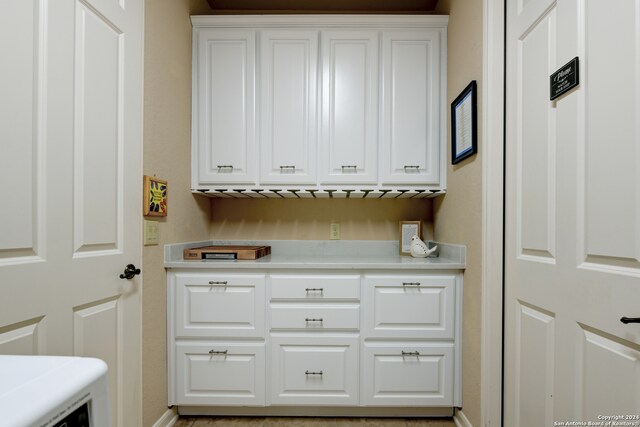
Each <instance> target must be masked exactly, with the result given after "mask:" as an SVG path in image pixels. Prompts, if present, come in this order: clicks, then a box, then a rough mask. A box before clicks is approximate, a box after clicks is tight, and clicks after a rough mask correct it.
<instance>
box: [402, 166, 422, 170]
mask: <svg viewBox="0 0 640 427" xmlns="http://www.w3.org/2000/svg"><path fill="white" fill-rule="evenodd" d="M410 169H414V170H416V171H417V170H419V169H420V166H418V165H404V171H405V172H407V170H410Z"/></svg>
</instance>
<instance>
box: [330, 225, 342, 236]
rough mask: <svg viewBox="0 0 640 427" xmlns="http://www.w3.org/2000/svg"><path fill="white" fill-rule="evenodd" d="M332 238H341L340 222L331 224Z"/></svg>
mask: <svg viewBox="0 0 640 427" xmlns="http://www.w3.org/2000/svg"><path fill="white" fill-rule="evenodd" d="M329 237H330V238H331V240H340V224H337V223H333V224H331V231H330V232H329Z"/></svg>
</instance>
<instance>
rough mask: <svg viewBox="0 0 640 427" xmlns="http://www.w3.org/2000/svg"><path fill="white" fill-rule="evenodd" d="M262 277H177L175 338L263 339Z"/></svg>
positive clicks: (196, 275) (249, 275) (201, 275)
mask: <svg viewBox="0 0 640 427" xmlns="http://www.w3.org/2000/svg"><path fill="white" fill-rule="evenodd" d="M264 282H265V279H264V275H257V274H256V275H251V274H227V275H219V276H216V275H209V274H177V275H176V336H177V337H255V338H258V337H264V310H265V303H264V292H265V291H264V289H265V285H264Z"/></svg>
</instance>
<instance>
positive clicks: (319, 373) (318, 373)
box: [304, 371, 322, 376]
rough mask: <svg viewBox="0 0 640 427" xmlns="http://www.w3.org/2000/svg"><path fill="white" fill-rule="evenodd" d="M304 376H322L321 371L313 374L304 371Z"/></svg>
mask: <svg viewBox="0 0 640 427" xmlns="http://www.w3.org/2000/svg"><path fill="white" fill-rule="evenodd" d="M304 374H305V375H320V376H322V371H318V372H313V371H304Z"/></svg>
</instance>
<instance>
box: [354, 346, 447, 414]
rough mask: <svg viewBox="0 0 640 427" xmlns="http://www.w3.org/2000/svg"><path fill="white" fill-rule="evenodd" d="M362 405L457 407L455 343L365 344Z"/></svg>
mask: <svg viewBox="0 0 640 427" xmlns="http://www.w3.org/2000/svg"><path fill="white" fill-rule="evenodd" d="M362 359H363V375H362V404H364V405H367V406H453V378H454V374H453V371H454V370H453V364H454V348H453V343H451V344H441V343H438V344H429V343H415V342H414V343H387V344H386V345H385V344H379V343H378V344H365V345H364V349H363V357H362Z"/></svg>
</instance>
